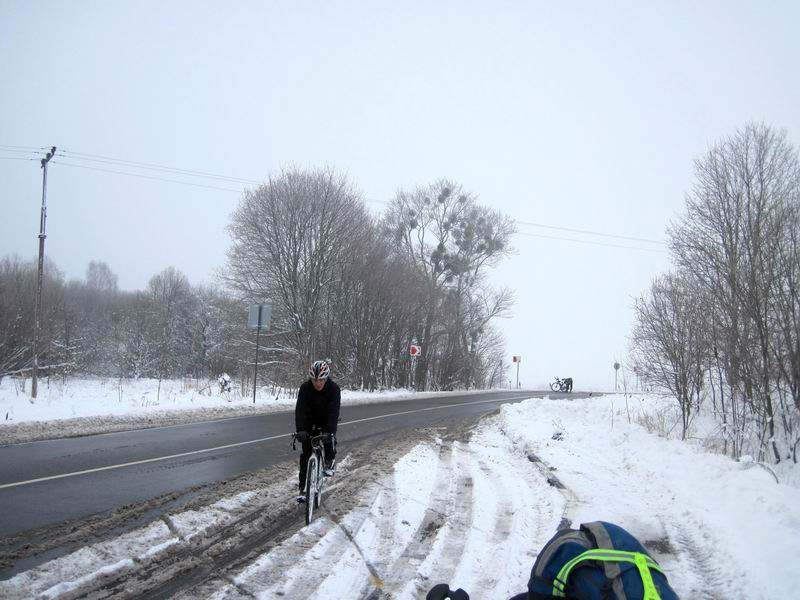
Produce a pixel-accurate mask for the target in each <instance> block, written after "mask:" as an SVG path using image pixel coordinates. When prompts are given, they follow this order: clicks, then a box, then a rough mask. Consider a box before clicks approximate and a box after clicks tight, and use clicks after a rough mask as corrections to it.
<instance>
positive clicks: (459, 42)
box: [0, 1, 800, 389]
mask: <svg viewBox="0 0 800 600" xmlns="http://www.w3.org/2000/svg"><path fill="white" fill-rule="evenodd" d="M162 4H163V3H157V2H136V3H133V2H126V3H108V4H104V3H88V2H85V3H55V2H37V3H28V2H15V1H6V2H3V3H2V4H0V81H2V86H3V93H2V94H0V148H6V150H0V223H2V233H1V234H0V256H2V255H7V254H12V253H16V254H19V255H22V256H23V257H26V258H28V257H29V258H33V257H35V255H36V252H37V243H38V242H37V234H38V227H39V211H40V203H41V169H40V168H39V163H38V158H37V156H34V155H26V154H24V153H21V152H14V151H13V149H12V148H10V146H35V147H49V146H51V145H56V146H57V147H58V148H59V151H60V152H59V153H57V155H56V158H54V159H53V161H52V163H51V164H50V167H49V174H48V177H49V181H48V223H47V235H48V237H47V242H46V243H47V245H46V252H47V256H48V258H50V259H52V260H53V261H55V263H56V264H57V265H58V267H59V268H60V269H62V270H63V271H64V272H65V274H66V276H67V277H68V278H73V277H83V276H84V273H85V270H86V267H87V265H88V263H89V261H91V260H103V261H105V262H107V263H108V264H109V265H110V266H111V268H112V269H113V271H114V272H115V273H116V274H117V275H118V276H119V284H120V287H121V288H123V289H140V288H143V287H144V286H145V285H146V284H147V281H148V280H149V279H150V278H151V277H152V276H153V275H155V274H156V273H158V272H160V271H161V270H162V269H164V268H165V267H167V266H170V265H173V266H175V267H176V268H178V269H180V270H181V271H183V272H184V273H185V274H186V275H187V276H188V277H189V279H190V281H191V282H192V283H200V282H203V281H212V280H213V278H214V273H215V271H216V270H218V269H223V268H224V267H225V262H226V259H225V252H226V250H227V248H228V246H229V243H230V238H229V236H228V233H227V232H226V229H225V228H226V226H227V224H228V223H229V215H230V213H231V212H232V211H233V210H234V208H235V207H236V206H237V203H238V200H239V198H240V193H241V190H242V189H244V188H245V187H253V186H254V185H257V183H258V182H260V181H263V180H264V179H266V178H267V177H269V176H275V175H278V174H279V173H280V172H281V169H283V168H287V167H293V166H296V167H300V168H306V167H308V168H317V167H325V166H328V167H332V168H334V169H336V170H337V171H338V172H340V173H344V174H346V175H347V176H348V177H349V178H350V179H351V181H352V182H353V183H354V184H355V186H356V187H358V188H359V189H360V190H361V191H362V193H363V195H364V197H365V199H367V200H368V206H369V207H370V208H371V209H372V210H374V211H375V213H376V214H379V213H380V212H381V211H382V210H383V209H384V208H385V206H386V204H385V203H386V202H387V201H389V200H390V199H391V198H392V197H393V196H394V194H395V193H396V192H397V190H398V189H399V188H404V189H412V188H414V187H416V186H417V185H427V184H428V183H431V182H433V181H435V180H437V179H439V178H442V177H447V178H449V179H451V180H454V181H457V182H459V183H460V184H461V185H463V187H464V188H465V189H466V190H469V191H471V192H473V193H475V194H476V195H477V196H478V199H479V202H480V203H482V204H485V205H487V206H491V207H493V208H496V209H498V210H501V211H503V212H505V213H506V214H508V215H509V216H511V217H513V218H514V219H516V220H517V221H518V231H519V233H518V234H517V235H516V236H515V237H514V246H515V248H516V250H517V253H516V255H515V256H513V257H512V258H510V259H508V260H506V261H505V262H504V263H503V264H502V265H501V266H500V267H499V268H498V269H497V270H496V271H495V272H494V274H493V275H492V281H493V283H494V284H495V285H496V286H503V285H507V286H509V287H512V288H513V289H514V290H515V293H516V304H515V307H514V310H513V314H514V316H513V317H512V318H510V319H507V320H505V321H504V322H502V324H501V325H500V326H501V328H502V329H503V331H504V333H505V336H506V341H507V349H508V355H509V356H508V359H509V362H510V360H511V355H512V354H513V355H521V356H522V357H523V362H522V367H521V370H520V380H521V382H522V384H523V385H525V386H540V385H542V384H544V383H545V382H547V381H548V380H550V379H552V377H553V376H554V375H559V376H572V377H573V378H574V379H575V388H576V389H587V388H594V389H610V388H613V386H614V370H613V363H614V361H615V360H620V361H624V359H625V354H626V347H627V341H626V338H627V336H628V335H629V333H630V331H631V326H632V322H633V313H632V311H631V305H632V299H633V297H634V296H636V295H638V294H640V293H642V292H643V291H644V290H645V288H646V287H647V286H648V284H649V283H650V281H651V279H652V278H653V277H655V276H656V275H657V274H659V273H662V272H664V271H666V270H667V269H668V268H669V254H668V252H667V248H666V246H665V244H664V241H665V235H664V234H665V228H666V226H667V225H668V223H669V222H670V221H671V220H672V219H674V218H676V216H677V215H678V214H680V212H681V210H682V208H683V198H684V194H685V193H686V192H687V191H688V190H689V188H690V186H691V184H692V181H693V167H692V160H693V159H694V158H696V157H698V156H700V155H702V154H703V153H704V152H705V151H706V150H707V149H708V147H709V146H710V145H711V144H713V143H714V142H715V141H716V140H718V139H720V138H722V137H724V136H727V135H730V134H732V133H733V132H734V131H735V130H736V129H737V128H739V127H741V126H743V125H744V124H745V123H747V122H749V121H756V122H760V121H764V122H766V123H769V124H771V125H772V126H774V127H776V128H779V129H781V128H783V129H785V130H786V131H787V134H788V138H789V140H790V141H791V142H792V143H794V144H795V145H797V144H798V143H800V111H798V109H797V107H798V106H800V76H798V69H797V65H798V64H800V41H798V39H800V36H798V35H797V31H798V30H800V5H798V4H797V3H795V2H788V1H787V2H774V3H768V4H763V3H756V2H705V3H702V5H696V4H695V3H689V2H678V3H675V2H669V3H667V2H661V3H648V4H647V5H643V4H642V3H637V2H629V3H621V2H618V3H614V4H613V5H599V4H593V5H587V4H577V3H576V4H570V5H568V6H565V5H561V4H558V5H556V4H552V3H543V2H532V3H529V2H501V3H491V4H490V3H476V2H458V3H457V2H442V3H437V4H436V5H435V6H430V5H429V4H428V3H421V2H411V3H403V5H402V6H401V5H394V6H392V5H389V4H377V5H376V4H364V3H355V2H351V3H346V2H339V3H320V2H311V3H304V4H303V6H293V5H292V6H289V5H285V4H282V3H273V2H269V3H268V2H263V3H262V2H259V3H256V2H237V3H207V2H171V3H169V4H168V5H162ZM61 152H63V154H61ZM81 153H83V154H86V155H92V156H82V155H81ZM103 157H111V158H116V159H125V160H127V161H136V162H141V163H149V164H151V165H164V166H168V167H174V168H179V169H185V170H190V171H194V172H198V173H203V174H206V175H208V174H217V175H223V176H226V177H227V178H226V179H212V178H208V177H202V178H200V177H189V176H179V175H177V174H176V173H174V172H167V171H164V172H158V171H154V170H141V169H136V168H134V167H135V165H133V164H129V165H127V166H124V165H121V164H120V163H119V162H113V161H110V162H102V161H103V160H105V158H103ZM20 158H22V159H25V160H18V159H20ZM87 158H88V159H91V160H86V159H87ZM29 159H32V160H29ZM109 171H116V172H109ZM123 172H124V173H130V174H135V175H137V176H131V175H124V174H122V173H123ZM144 177H149V178H154V179H147V178H144ZM165 180H170V181H165ZM176 181H181V182H184V183H176ZM188 184H191V185H188ZM203 186H205V187H203ZM212 188H213V189H212ZM565 229H576V230H582V231H591V232H595V234H605V235H588V234H586V233H579V232H576V231H567V230H565ZM613 236H621V237H613ZM625 238H638V239H637V240H633V239H625ZM645 240H646V241H645ZM243 318H244V316H243ZM509 374H510V375H511V377H512V378H513V377H514V374H515V372H514V370H513V369H510V370H509Z"/></svg>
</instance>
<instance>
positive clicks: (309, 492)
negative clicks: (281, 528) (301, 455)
mask: <svg viewBox="0 0 800 600" xmlns="http://www.w3.org/2000/svg"><path fill="white" fill-rule="evenodd" d="M317 464H318V461H317V457H316V456H315V455H313V454H312V455H311V457H310V458H309V459H308V470H307V471H306V525H311V519H312V518H313V515H314V507H315V505H316V504H317V477H318V467H317Z"/></svg>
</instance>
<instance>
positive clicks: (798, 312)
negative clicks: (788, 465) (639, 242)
mask: <svg viewBox="0 0 800 600" xmlns="http://www.w3.org/2000/svg"><path fill="white" fill-rule="evenodd" d="M668 235H669V240H670V249H671V254H672V260H673V264H674V270H673V271H672V272H670V273H667V274H665V275H663V276H661V277H659V278H657V279H656V280H655V281H653V283H652V285H651V287H650V289H649V290H648V292H647V293H645V294H644V295H643V296H642V297H641V298H639V299H638V300H637V302H636V307H635V310H636V326H635V329H634V331H633V335H632V350H633V359H634V362H635V365H636V371H637V374H639V375H640V376H642V377H645V378H646V379H647V380H649V381H650V382H653V383H656V384H658V385H660V386H661V387H664V388H667V389H669V390H670V391H671V392H672V393H673V394H674V395H675V397H676V398H677V399H678V402H679V405H680V409H681V414H682V417H683V418H682V430H683V435H684V436H685V435H686V433H687V429H688V426H689V424H690V421H691V419H692V417H693V416H694V415H695V413H696V412H697V409H698V407H699V406H700V404H701V402H707V403H709V404H710V405H711V408H712V409H713V412H714V414H715V416H716V418H717V421H718V423H719V434H718V437H719V439H720V446H721V448H720V449H721V450H723V451H725V452H728V453H730V454H732V455H733V456H736V457H738V456H740V455H742V454H745V453H752V454H754V455H755V456H756V457H757V459H759V460H764V459H766V458H770V459H772V460H774V461H776V462H778V461H781V460H784V459H787V458H791V459H792V460H794V461H795V462H797V451H798V444H799V443H800V162H798V154H797V150H796V149H795V148H794V147H793V146H792V145H791V144H790V143H789V142H788V141H787V139H786V135H785V134H784V133H782V132H777V131H775V130H773V129H772V128H770V127H769V126H766V125H761V124H752V125H748V126H747V127H745V128H744V129H742V130H740V131H738V132H737V133H735V134H734V135H733V136H731V137H729V138H727V139H724V140H722V141H721V142H719V143H718V144H716V145H715V146H714V147H713V148H711V150H709V151H708V153H707V154H706V155H705V156H702V157H701V158H699V159H697V160H696V161H695V183H694V186H693V188H692V190H691V191H690V192H689V194H687V199H686V209H685V212H684V213H683V214H682V215H681V216H680V217H679V218H678V219H677V221H676V222H675V223H674V224H673V225H672V226H671V227H670V229H669V231H668Z"/></svg>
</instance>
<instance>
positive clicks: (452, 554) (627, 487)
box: [0, 395, 800, 599]
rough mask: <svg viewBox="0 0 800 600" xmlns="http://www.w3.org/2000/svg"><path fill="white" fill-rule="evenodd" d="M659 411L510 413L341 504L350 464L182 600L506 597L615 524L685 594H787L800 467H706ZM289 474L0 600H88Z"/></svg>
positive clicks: (424, 445)
mask: <svg viewBox="0 0 800 600" xmlns="http://www.w3.org/2000/svg"><path fill="white" fill-rule="evenodd" d="M671 406H672V402H671V401H670V399H668V398H663V397H655V396H653V397H648V398H641V397H640V398H636V399H634V398H631V397H628V398H627V406H626V398H625V397H623V396H621V395H615V396H605V397H600V398H590V399H586V400H540V399H531V400H527V401H524V402H521V403H517V404H513V405H505V406H504V407H503V408H502V410H501V411H500V413H499V414H498V415H495V416H491V417H488V418H486V419H484V420H483V421H482V422H481V424H480V425H479V426H478V427H477V428H476V429H475V430H473V431H472V433H471V434H470V435H469V436H467V437H465V438H464V439H450V438H446V437H444V436H438V435H437V434H436V432H435V431H433V432H432V433H431V436H430V438H429V439H428V441H424V442H421V443H418V444H417V445H415V446H413V447H411V448H410V450H408V451H407V452H405V453H404V454H403V455H402V456H400V457H397V459H396V460H393V464H392V466H390V467H388V468H387V469H386V471H385V472H384V473H383V475H382V476H380V477H375V478H373V479H374V480H372V481H369V483H368V484H367V485H363V486H362V485H361V484H359V487H358V489H359V493H358V494H356V497H355V498H353V499H350V498H346V493H345V492H344V491H341V492H340V493H341V495H337V488H339V487H340V486H342V485H345V484H346V482H347V481H348V479H350V478H353V479H354V478H356V476H357V473H356V471H357V469H353V470H348V464H347V463H348V459H347V458H345V459H344V460H343V461H342V465H341V466H340V469H339V472H337V475H336V477H335V478H334V480H333V485H331V486H330V487H329V491H328V494H327V496H326V499H325V501H324V504H323V507H324V509H323V510H322V511H320V512H319V513H317V514H318V517H317V518H316V519H315V521H314V522H313V523H312V524H311V526H309V527H301V526H300V525H298V526H297V529H296V532H294V533H292V534H290V535H288V536H286V537H285V539H283V541H282V542H280V543H278V544H277V545H274V546H272V547H270V548H269V549H268V550H265V551H263V552H262V553H260V554H259V555H258V556H256V557H254V558H253V560H251V561H249V563H248V564H247V565H245V566H242V567H239V568H237V570H236V571H235V572H232V573H231V572H228V573H224V574H220V575H219V576H218V577H217V578H216V579H213V580H212V581H210V582H207V583H206V584H205V586H204V588H203V589H202V593H200V592H198V591H197V590H194V591H192V592H191V594H189V595H187V596H186V597H191V596H193V595H197V594H199V595H201V596H202V597H213V598H218V599H234V598H252V597H255V598H265V599H267V598H285V599H292V598H298V599H299V598H342V599H347V598H367V597H370V598H377V597H381V598H397V599H401V598H403V599H405V598H408V599H411V598H420V597H424V593H425V591H427V590H428V589H430V587H431V586H432V585H434V584H435V583H438V582H448V583H450V586H451V587H453V588H455V587H462V588H464V589H465V590H467V591H468V592H469V593H470V595H471V597H472V598H475V599H482V598H485V599H489V598H497V599H502V598H508V597H510V596H511V595H513V594H515V593H519V592H521V591H524V590H525V587H526V583H527V580H528V577H529V574H530V569H531V566H532V565H533V561H534V560H535V557H536V555H537V553H538V552H539V550H540V549H541V548H542V546H543V545H544V543H545V542H546V541H547V540H548V539H549V538H550V537H551V536H552V535H553V534H554V533H555V531H556V529H557V528H558V526H559V524H560V523H562V522H564V521H565V520H566V521H569V522H570V523H571V524H572V525H573V526H577V524H578V523H581V522H586V521H594V520H607V521H612V522H616V523H618V524H620V525H622V526H624V527H625V528H627V529H628V530H630V531H631V532H632V533H633V534H634V535H636V536H637V537H638V538H639V539H640V540H641V541H642V542H644V543H645V545H646V546H647V547H648V548H649V549H650V551H651V552H652V554H653V555H654V556H655V558H656V559H657V560H658V561H659V562H660V563H661V565H662V567H664V569H665V570H666V572H667V575H668V578H669V581H670V583H671V585H672V586H673V588H674V589H675V590H676V591H677V593H678V594H679V595H680V597H681V598H684V599H695V598H709V599H723V598H736V599H742V598H752V599H771V598H794V597H797V590H798V589H800V570H799V569H798V568H797V564H798V560H799V559H800V489H798V486H797V482H796V471H797V470H796V468H794V467H793V466H790V465H788V466H786V467H785V468H783V469H782V470H780V471H776V470H774V469H772V468H770V467H766V466H762V465H758V464H756V463H754V462H752V460H743V461H741V462H736V461H733V460H731V459H730V458H727V457H724V456H720V455H717V454H712V453H710V452H708V451H707V450H706V447H705V444H704V443H703V440H702V439H700V436H699V435H697V433H698V431H700V430H702V422H698V424H697V427H696V429H697V430H696V431H695V434H696V435H695V436H694V437H696V438H698V439H694V440H690V441H688V442H682V441H678V440H674V439H666V438H665V437H662V436H661V435H658V432H657V431H649V430H648V427H649V429H654V428H655V429H658V427H656V426H654V424H658V423H661V424H662V425H663V426H664V427H665V428H666V429H669V426H670V419H669V415H670V411H671ZM629 415H630V417H629ZM640 423H645V424H647V425H648V427H644V426H642V425H641V424H640ZM390 464H391V463H390ZM776 477H778V478H779V479H780V480H781V481H780V483H778V482H776ZM285 479H286V480H285V481H278V482H275V483H274V484H270V488H264V489H253V490H248V491H246V492H243V493H239V494H236V495H233V496H228V497H221V498H219V500H218V501H216V502H215V503H213V504H210V505H209V506H207V507H206V508H205V509H204V510H200V511H196V510H192V511H189V510H184V511H177V512H174V513H172V514H170V515H169V516H168V517H166V518H165V519H162V520H157V521H155V522H153V523H151V524H150V525H148V526H146V527H143V528H142V529H141V530H139V531H134V532H131V533H128V534H126V535H124V536H122V537H120V538H117V539H116V540H109V541H105V542H103V543H101V544H98V545H96V546H89V547H85V548H82V549H80V550H79V551H77V552H74V553H73V554H70V555H67V556H64V557H62V558H59V559H57V560H54V561H51V562H50V563H45V564H43V565H41V566H39V567H37V568H35V569H32V570H30V571H27V572H24V573H21V574H19V575H17V576H16V577H14V578H12V579H10V580H7V581H3V582H0V597H3V598H25V597H33V596H38V597H43V598H56V597H75V596H77V595H81V594H84V593H89V592H91V591H92V590H94V589H97V588H98V586H99V583H98V582H104V581H108V580H109V579H111V580H113V579H114V578H120V577H125V574H126V573H132V572H135V571H136V570H138V569H141V568H144V567H146V566H147V565H152V564H153V563H159V561H163V560H164V559H165V557H167V556H169V554H170V553H173V552H176V551H177V549H178V548H180V547H182V546H184V547H185V546H191V545H192V544H196V543H197V540H198V539H202V538H203V537H204V536H208V535H210V532H214V531H219V530H220V529H222V528H224V527H227V526H230V525H231V524H234V525H235V524H236V523H237V519H239V518H240V515H241V514H242V513H244V512H246V511H247V510H252V505H253V503H254V502H257V501H258V499H263V498H270V497H271V498H284V499H285V498H287V497H288V496H289V492H290V490H291V489H292V487H293V482H292V478H291V477H286V478H285ZM273 488H274V489H273ZM346 500H347V502H346ZM281 501H285V500H281ZM337 507H343V510H337ZM298 522H300V521H299V520H298Z"/></svg>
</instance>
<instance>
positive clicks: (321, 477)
mask: <svg viewBox="0 0 800 600" xmlns="http://www.w3.org/2000/svg"><path fill="white" fill-rule="evenodd" d="M317 468H318V469H319V470H318V471H317V493H316V494H315V495H314V508H319V507H320V506H321V505H322V486H323V484H324V483H325V473H324V471H323V469H324V468H325V462H324V461H323V460H322V457H321V456H320V457H318V459H317Z"/></svg>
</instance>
